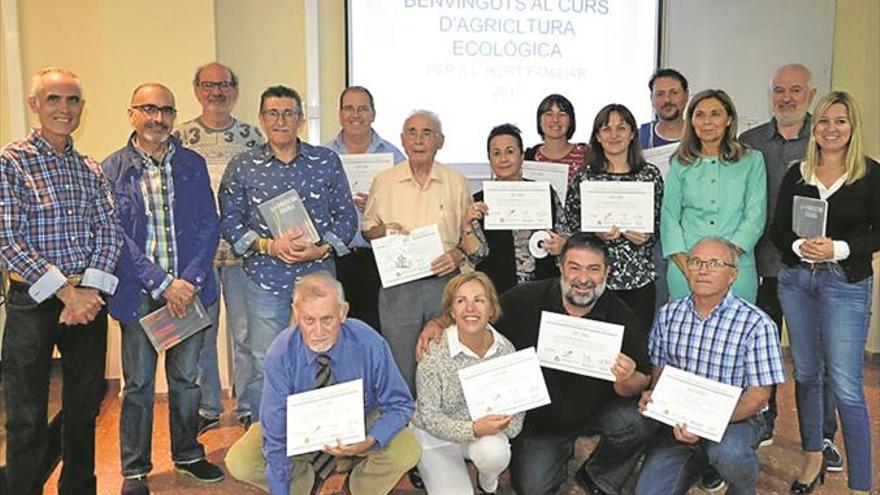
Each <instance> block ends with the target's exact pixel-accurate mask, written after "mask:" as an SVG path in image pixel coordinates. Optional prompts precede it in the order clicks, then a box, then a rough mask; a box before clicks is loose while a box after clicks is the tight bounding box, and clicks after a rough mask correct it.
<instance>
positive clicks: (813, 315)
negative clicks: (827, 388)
mask: <svg viewBox="0 0 880 495" xmlns="http://www.w3.org/2000/svg"><path fill="white" fill-rule="evenodd" d="M814 115H815V121H814V123H813V127H812V132H811V133H810V142H809V144H808V145H807V158H806V160H804V161H803V162H801V163H799V164H795V165H793V166H792V167H791V168H790V169H789V170H788V172H787V173H786V175H785V177H784V178H783V180H782V185H781V186H780V189H779V200H778V201H779V202H778V206H777V209H776V214H775V218H774V220H773V225H772V228H771V236H772V238H773V242H774V243H775V244H776V246H777V247H778V248H779V249H780V250H781V251H782V252H783V259H782V262H783V264H784V265H785V266H783V267H782V268H780V270H779V301H780V302H781V303H782V310H783V313H784V314H785V319H786V322H787V324H788V332H789V339H790V341H791V355H792V359H793V361H794V378H795V392H796V397H797V412H798V420H799V421H798V424H799V425H800V434H801V446H802V448H803V449H804V453H805V458H804V463H803V466H802V468H801V472H800V475H799V476H798V479H797V480H795V481H794V483H792V486H791V493H797V494H799V493H811V492H812V491H813V490H814V489H815V488H816V485H817V484H819V483H821V482H822V481H824V478H825V463H824V460H823V457H822V447H823V445H822V420H823V418H822V414H823V407H822V383H823V379H824V376H827V377H828V379H829V380H830V382H831V383H830V385H831V390H832V392H833V393H834V398H835V401H836V402H837V408H838V409H837V410H838V414H839V416H840V422H841V424H842V426H843V438H844V444H845V446H846V457H847V472H848V475H849V488H850V491H851V493H868V492H869V491H870V490H871V477H872V469H871V430H870V422H869V419H868V409H867V406H866V404H865V393H864V387H863V383H862V380H863V376H862V364H863V356H864V348H865V342H866V340H867V336H868V322H869V320H870V310H871V286H872V269H871V257H872V254H873V252H875V251H878V250H880V165H878V164H877V162H875V161H874V160H871V159H870V158H867V157H865V156H864V155H863V152H862V137H861V118H860V116H859V109H858V105H857V104H856V102H855V100H854V99H853V98H852V96H850V95H849V94H848V93H846V92H842V91H834V92H832V93H829V94H828V95H826V96H825V97H823V98H822V99H821V100H819V102H818V103H817V104H816V111H815V114H814ZM798 196H801V197H806V198H813V199H822V200H825V201H826V202H827V223H826V228H825V234H824V235H821V236H815V237H805V236H801V235H798V234H797V233H796V232H795V231H794V229H793V227H792V223H793V222H792V216H793V211H792V210H793V206H792V205H793V201H794V198H795V197H798ZM794 214H795V215H800V214H799V213H798V212H794Z"/></svg>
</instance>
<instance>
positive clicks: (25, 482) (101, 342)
mask: <svg viewBox="0 0 880 495" xmlns="http://www.w3.org/2000/svg"><path fill="white" fill-rule="evenodd" d="M28 287H29V286H28V285H26V284H23V283H19V282H11V283H10V285H9V294H8V298H7V299H6V310H7V314H6V325H5V331H4V336H3V359H2V369H3V394H4V403H5V406H6V486H2V485H0V493H7V489H8V493H15V494H21V495H36V494H41V493H43V481H44V480H45V479H46V477H47V476H48V475H47V473H45V470H46V468H47V467H48V466H47V465H46V454H47V451H48V450H49V439H48V437H49V433H48V420H47V414H48V413H47V411H48V397H49V375H50V370H51V369H52V349H53V348H54V347H55V346H56V345H57V346H58V350H59V351H61V375H62V378H63V381H64V387H63V388H62V390H61V401H62V408H63V410H64V414H63V415H62V421H63V424H62V429H61V445H62V453H61V456H62V457H61V460H62V464H61V477H60V479H59V481H58V493H59V494H60V495H88V494H95V493H97V479H96V478H95V418H97V416H98V410H99V407H100V404H101V399H102V398H103V395H104V359H105V352H106V350H107V312H106V310H101V312H99V313H98V315H97V316H96V317H95V319H94V320H92V321H91V322H90V323H88V324H86V325H75V326H68V325H62V324H60V323H58V317H59V316H61V311H62V310H63V309H64V305H63V304H62V303H61V302H60V301H59V300H58V299H57V298H55V297H50V298H49V299H47V300H45V301H43V302H42V303H40V304H37V303H36V302H35V301H34V300H33V299H32V298H31V296H30V295H29V294H28Z"/></svg>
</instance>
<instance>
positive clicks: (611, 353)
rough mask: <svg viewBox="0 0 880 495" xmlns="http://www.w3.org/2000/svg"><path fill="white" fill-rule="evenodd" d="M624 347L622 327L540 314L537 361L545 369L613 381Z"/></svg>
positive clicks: (557, 315)
mask: <svg viewBox="0 0 880 495" xmlns="http://www.w3.org/2000/svg"><path fill="white" fill-rule="evenodd" d="M622 345H623V325H617V324H614V323H607V322H604V321H596V320H588V319H586V318H576V317H574V316H568V315H562V314H559V313H552V312H550V311H542V312H541V325H540V327H538V361H540V363H541V366H543V367H545V368H553V369H557V370H561V371H568V372H569V373H575V374H578V375H584V376H592V377H593V378H600V379H602V380H608V381H612V382H613V381H614V375H613V374H611V367H612V366H614V361H616V360H617V355H618V354H619V353H620V349H621V346H622Z"/></svg>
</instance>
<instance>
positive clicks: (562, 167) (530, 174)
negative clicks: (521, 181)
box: [522, 161, 568, 205]
mask: <svg viewBox="0 0 880 495" xmlns="http://www.w3.org/2000/svg"><path fill="white" fill-rule="evenodd" d="M522 174H523V177H525V178H526V179H529V180H533V181H539V182H549V183H550V185H551V186H553V190H554V191H556V195H557V196H559V201H561V202H562V204H563V205H565V195H566V194H567V193H568V164H565V163H553V162H532V161H525V162H523V167H522Z"/></svg>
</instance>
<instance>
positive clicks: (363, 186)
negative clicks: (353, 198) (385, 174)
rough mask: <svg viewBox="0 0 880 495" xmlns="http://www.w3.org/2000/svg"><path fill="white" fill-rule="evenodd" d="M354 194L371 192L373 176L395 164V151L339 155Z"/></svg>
mask: <svg viewBox="0 0 880 495" xmlns="http://www.w3.org/2000/svg"><path fill="white" fill-rule="evenodd" d="M339 159H340V160H342V168H343V169H344V170H345V176H346V177H347V178H348V186H349V187H350V188H351V193H352V194H358V193H360V194H369V193H370V187H371V186H372V185H373V177H375V176H376V174H378V173H379V172H381V171H383V170H385V169H388V168H391V167H393V166H394V153H364V154H359V155H339Z"/></svg>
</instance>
